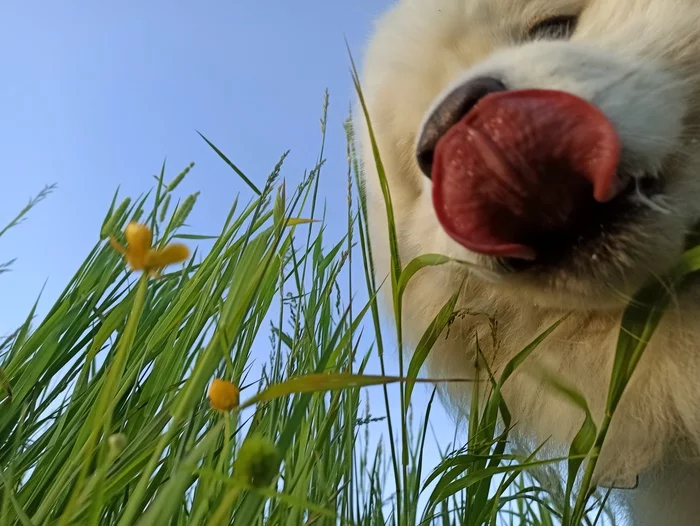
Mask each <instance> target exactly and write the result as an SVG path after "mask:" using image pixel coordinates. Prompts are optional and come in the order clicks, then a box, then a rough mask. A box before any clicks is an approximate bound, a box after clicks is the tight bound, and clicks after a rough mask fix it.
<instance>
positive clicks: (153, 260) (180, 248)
mask: <svg viewBox="0 0 700 526" xmlns="http://www.w3.org/2000/svg"><path fill="white" fill-rule="evenodd" d="M188 257H190V249H189V248H187V246H186V245H183V244H181V243H171V244H169V245H165V246H164V247H163V248H161V249H159V250H150V251H149V252H148V254H147V256H146V267H147V268H149V269H156V268H163V267H165V266H166V265H171V264H173V263H180V262H181V261H185V260H186V259H187V258H188Z"/></svg>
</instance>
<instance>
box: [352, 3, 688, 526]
mask: <svg viewBox="0 0 700 526" xmlns="http://www.w3.org/2000/svg"><path fill="white" fill-rule="evenodd" d="M362 84H363V91H364V94H365V98H366V101H367V104H368V109H369V112H370V118H371V119H372V124H373V128H374V131H375V133H376V138H377V141H378V146H379V151H380V153H381V155H382V159H383V162H384V165H385V168H386V173H387V177H388V180H389V186H390V190H391V196H392V200H393V205H394V212H395V216H396V226H397V231H398V242H399V251H400V255H401V259H402V262H403V264H404V265H405V264H406V263H407V262H408V261H410V260H411V259H413V258H414V257H416V256H419V255H421V254H428V253H437V254H444V255H448V256H451V257H453V258H456V259H461V260H467V261H470V262H472V263H474V264H475V265H476V266H478V267H481V268H483V269H484V270H485V271H486V272H485V273H484V275H489V279H483V277H484V275H480V273H479V272H473V271H471V274H468V271H467V270H465V267H464V266H459V265H457V264H449V265H446V266H442V267H433V268H428V269H426V270H423V271H421V273H420V274H418V275H417V277H416V278H415V279H414V280H413V282H412V284H411V285H410V286H409V288H408V291H407V294H406V296H405V299H404V312H405V318H404V327H405V330H406V331H407V332H408V337H409V339H411V340H412V341H413V342H414V343H415V341H416V339H417V338H419V337H420V336H421V335H422V333H423V331H424V330H425V328H426V327H427V325H428V323H429V322H430V320H432V319H433V317H434V316H435V315H436V313H437V312H438V310H439V309H440V308H441V307H442V305H443V304H444V303H445V302H446V301H447V299H448V298H449V297H450V295H452V294H453V293H454V292H455V290H456V288H457V287H459V286H460V284H461V283H462V282H463V280H464V278H465V276H466V285H465V287H464V289H463V290H464V291H463V295H462V299H461V302H462V303H461V305H460V306H461V307H462V308H468V309H470V310H471V311H476V312H483V313H488V314H491V315H495V316H496V317H497V319H498V322H499V334H500V337H501V344H500V347H499V348H498V349H493V348H489V346H488V338H486V337H482V338H481V343H482V346H484V352H485V353H486V357H487V359H488V360H489V361H490V363H491V367H492V368H493V369H494V370H495V371H496V375H497V376H498V371H499V369H500V368H502V367H503V365H504V364H505V363H507V361H508V360H509V359H510V358H511V357H512V356H513V355H514V354H515V353H516V352H518V351H519V350H521V349H522V348H523V347H524V346H525V345H526V344H527V343H529V342H530V341H532V340H533V339H534V338H535V337H536V336H537V335H538V334H540V333H541V332H542V331H543V330H544V329H546V328H547V327H549V326H550V325H551V324H552V323H553V322H555V321H556V320H557V319H559V318H560V317H561V316H562V314H563V313H565V312H568V311H570V310H572V309H573V310H574V315H573V316H571V317H569V318H568V319H567V321H566V322H565V323H564V324H563V325H561V326H560V327H559V328H558V329H557V330H556V331H555V332H554V333H553V334H552V335H551V336H550V338H548V339H547V340H545V342H544V343H543V344H542V346H540V347H539V348H538V349H537V351H536V352H535V354H533V355H531V357H530V358H529V359H528V361H527V362H526V364H525V365H524V366H523V368H522V370H520V371H519V372H518V373H516V374H515V375H514V376H513V377H512V378H511V379H510V380H509V382H508V383H507V384H506V390H505V393H504V394H505V398H506V402H507V404H508V406H509V408H510V410H511V412H512V413H513V418H514V421H517V422H518V423H519V426H524V427H525V429H526V431H527V432H528V433H530V434H531V436H533V437H536V438H538V439H542V440H544V439H547V438H549V437H554V438H555V439H557V440H558V441H559V443H561V444H567V443H568V442H569V441H570V440H571V439H572V437H573V436H574V434H575V433H576V431H577V430H578V429H579V427H580V425H581V423H582V419H583V415H582V412H581V410H580V409H578V408H576V407H574V406H572V405H571V404H569V403H568V402H567V401H566V400H564V399H562V398H561V397H560V396H559V395H557V394H556V393H555V392H554V391H552V390H550V389H548V388H545V386H544V385H543V384H542V383H541V382H539V381H538V380H537V377H536V376H535V375H534V374H532V369H531V370H530V371H529V372H528V370H527V369H528V366H529V367H530V368H532V367H533V366H538V367H539V366H542V365H546V366H547V367H549V368H553V369H554V370H555V371H556V372H558V373H559V374H560V375H562V376H563V378H564V379H565V380H566V381H567V382H568V383H570V384H572V385H573V386H575V387H576V388H578V389H579V390H580V391H581V392H582V393H583V394H584V395H585V396H586V398H587V400H588V403H589V404H590V406H591V409H592V411H593V415H594V418H595V419H596V421H597V422H600V420H601V418H602V416H603V408H604V404H605V398H606V394H607V389H608V384H609V381H610V375H611V368H612V361H613V356H614V353H615V344H616V340H617V336H618V331H619V326H620V318H621V314H622V311H623V309H624V307H625V303H626V302H625V298H629V296H630V295H632V294H633V293H634V292H635V291H636V290H637V289H638V288H639V287H640V286H641V285H642V284H643V283H645V282H646V281H647V280H649V279H652V278H654V277H658V276H661V275H663V274H664V273H665V272H666V271H667V270H669V269H670V268H671V267H672V266H673V265H674V264H675V263H676V262H677V261H678V259H679V257H680V256H681V254H682V253H683V251H684V247H685V243H686V241H687V237H688V235H689V232H690V231H691V229H692V228H693V226H694V225H695V224H696V223H697V222H698V221H699V220H700V144H698V143H697V140H698V134H699V133H700V3H699V2H698V1H697V0H400V1H399V2H398V3H397V4H396V5H395V6H394V7H392V8H391V9H390V11H389V12H388V13H387V14H386V15H385V16H384V17H383V18H382V19H381V20H380V21H379V23H378V26H377V29H376V33H375V35H374V37H373V39H372V40H371V43H370V45H369V50H368V53H367V55H366V57H365V68H364V74H363V78H362ZM358 128H360V129H361V131H362V135H363V138H362V139H363V145H362V149H363V156H364V167H365V170H366V185H367V191H368V199H369V211H370V214H371V217H370V222H371V225H370V227H371V234H372V237H373V239H372V242H373V252H374V257H375V263H376V266H377V270H378V273H379V274H380V277H381V278H382V279H383V278H384V277H385V276H387V275H388V273H389V248H388V237H387V224H386V215H385V208H384V202H383V199H382V194H381V190H380V187H379V184H378V178H377V173H376V168H375V164H374V159H373V157H372V152H371V147H370V145H369V142H368V138H367V132H366V127H365V126H364V121H363V124H362V125H361V126H358ZM494 274H496V275H498V276H499V279H497V280H493V279H492V278H493V275H494ZM698 306H700V289H697V288H696V289H694V288H692V287H687V288H686V290H683V291H681V292H680V293H679V295H678V296H677V297H676V298H675V301H674V303H673V308H672V309H669V312H667V313H666V314H665V317H664V319H663V321H662V324H661V326H660V327H659V329H658V330H657V332H656V333H655V334H654V336H653V338H652V340H651V342H650V345H649V347H648V348H647V351H646V353H645V355H644V357H643V359H642V361H641V362H640V364H639V366H638V368H637V371H636V372H635V375H634V377H633V379H632V382H631V383H630V385H629V386H628V388H627V391H626V394H625V395H624V396H623V399H622V403H621V405H620V407H619V409H618V411H617V413H616V415H615V417H614V419H613V423H612V426H611V429H610V432H609V435H608V439H607V442H606V445H605V446H604V448H603V451H602V455H601V458H600V462H599V465H598V469H597V474H596V481H598V482H601V483H604V482H607V483H609V484H612V485H615V486H618V487H619V486H621V485H624V484H625V482H626V481H629V480H635V479H636V477H637V476H639V485H638V487H637V488H636V489H631V490H625V491H624V492H623V493H625V494H626V495H628V496H629V497H630V501H631V509H632V515H633V516H634V521H635V523H636V524H644V525H653V526H665V525H673V526H685V525H699V524H700V464H698V463H696V462H695V457H696V456H697V454H698V452H699V451H700V314H699V313H698ZM458 323H459V325H458V326H457V327H456V328H455V327H453V328H452V329H451V331H450V334H449V337H448V338H443V339H441V340H440V341H439V344H438V346H437V347H436V348H435V349H434V350H433V352H432V354H431V356H430V357H429V372H430V374H431V376H442V377H455V376H456V375H462V376H464V377H472V376H473V371H471V370H470V368H471V367H472V364H473V363H474V356H475V349H474V332H475V331H476V330H478V331H481V332H482V336H483V335H484V333H485V330H484V329H485V327H484V325H483V323H484V322H483V319H480V318H479V317H467V318H465V319H463V320H460V321H459V322H458ZM449 389H451V391H450V393H449V394H450V397H451V400H452V403H453V405H454V406H455V407H456V408H465V407H468V402H467V396H468V391H470V389H471V387H450V388H449Z"/></svg>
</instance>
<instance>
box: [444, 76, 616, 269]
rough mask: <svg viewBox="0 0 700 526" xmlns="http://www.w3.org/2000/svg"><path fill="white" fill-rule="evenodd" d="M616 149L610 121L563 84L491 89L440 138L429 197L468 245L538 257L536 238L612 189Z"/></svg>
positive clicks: (568, 222) (558, 228)
mask: <svg viewBox="0 0 700 526" xmlns="http://www.w3.org/2000/svg"><path fill="white" fill-rule="evenodd" d="M619 157H620V142H619V139H618V137H617V134H616V133H615V129H614V128H613V125H612V124H611V123H610V121H608V119H607V118H606V117H605V115H603V113H602V112H601V111H600V110H598V109H597V108H596V107H595V106H593V105H591V104H589V103H588V102H586V101H585V100H583V99H580V98H579V97H576V96H574V95H570V94H567V93H564V92H560V91H545V90H526V91H506V92H499V93H492V94H489V95H487V96H486V97H484V98H483V99H481V100H480V101H479V103H478V104H477V105H476V106H475V107H474V108H473V109H472V110H471V111H470V112H469V113H468V114H467V115H466V116H465V117H464V118H463V119H462V120H461V121H460V122H458V123H457V124H455V125H454V126H453V127H452V128H450V130H448V132H447V133H446V134H445V135H444V136H443V137H441V138H440V140H439V141H438V143H437V145H436V148H435V156H434V160H433V170H432V181H433V204H434V206H435V211H436V213H437V217H438V219H439V221H440V223H441V224H442V226H443V228H444V229H445V230H446V231H447V233H448V234H449V235H450V236H452V237H453V238H454V239H455V240H456V241H458V242H459V243H461V244H462V245H463V246H464V247H466V248H468V249H469V250H472V251H474V252H477V253H481V254H487V255H492V256H505V257H516V258H523V259H534V258H535V257H536V250H535V248H534V246H533V245H537V244H538V242H540V243H541V242H542V240H543V239H546V237H547V236H550V235H552V234H554V235H556V234H561V233H566V232H567V231H568V230H570V229H571V228H572V227H573V225H574V224H575V222H576V219H577V216H578V215H580V212H582V211H583V210H585V209H586V208H587V207H590V206H591V205H593V204H595V201H598V202H605V201H607V200H609V199H611V198H612V197H614V192H615V172H616V169H617V165H618V162H619Z"/></svg>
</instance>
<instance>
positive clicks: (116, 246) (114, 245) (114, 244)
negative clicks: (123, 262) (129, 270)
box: [109, 236, 126, 256]
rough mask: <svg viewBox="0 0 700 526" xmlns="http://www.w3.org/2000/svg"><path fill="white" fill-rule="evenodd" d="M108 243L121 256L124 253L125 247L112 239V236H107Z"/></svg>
mask: <svg viewBox="0 0 700 526" xmlns="http://www.w3.org/2000/svg"><path fill="white" fill-rule="evenodd" d="M109 244H110V245H112V248H113V249H114V250H116V251H117V252H119V253H120V254H121V255H122V256H123V255H124V254H126V249H125V248H124V247H123V246H122V245H121V243H119V241H117V240H116V239H114V237H112V236H109Z"/></svg>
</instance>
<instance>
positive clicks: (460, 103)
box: [416, 77, 506, 177]
mask: <svg viewBox="0 0 700 526" xmlns="http://www.w3.org/2000/svg"><path fill="white" fill-rule="evenodd" d="M505 90H506V86H505V84H503V82H501V81H500V80H498V79H495V78H492V77H479V78H476V79H473V80H470V81H469V82H466V83H465V84H462V85H461V86H459V87H458V88H456V89H455V90H453V91H452V92H451V93H450V94H448V95H447V96H446V97H445V98H444V99H443V100H442V102H441V103H440V104H439V105H438V107H437V108H435V109H434V110H433V112H432V113H431V114H430V116H429V117H428V120H427V121H426V122H425V124H424V125H423V129H422V130H421V131H420V140H419V141H418V147H417V151H416V156H417V158H418V166H419V167H420V169H421V171H422V172H423V173H424V174H425V175H426V176H427V177H430V176H431V172H432V170H433V156H434V154H435V146H436V145H437V142H438V140H440V137H442V136H443V135H444V134H445V133H446V132H447V130H449V129H450V128H451V127H452V126H453V125H455V124H457V123H458V122H459V121H460V120H461V119H462V117H464V116H465V115H466V114H467V113H469V110H471V109H472V108H473V107H474V105H475V104H476V103H477V102H478V101H479V99H481V98H482V97H484V96H486V95H488V94H489V93H494V92H497V91H505Z"/></svg>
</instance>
